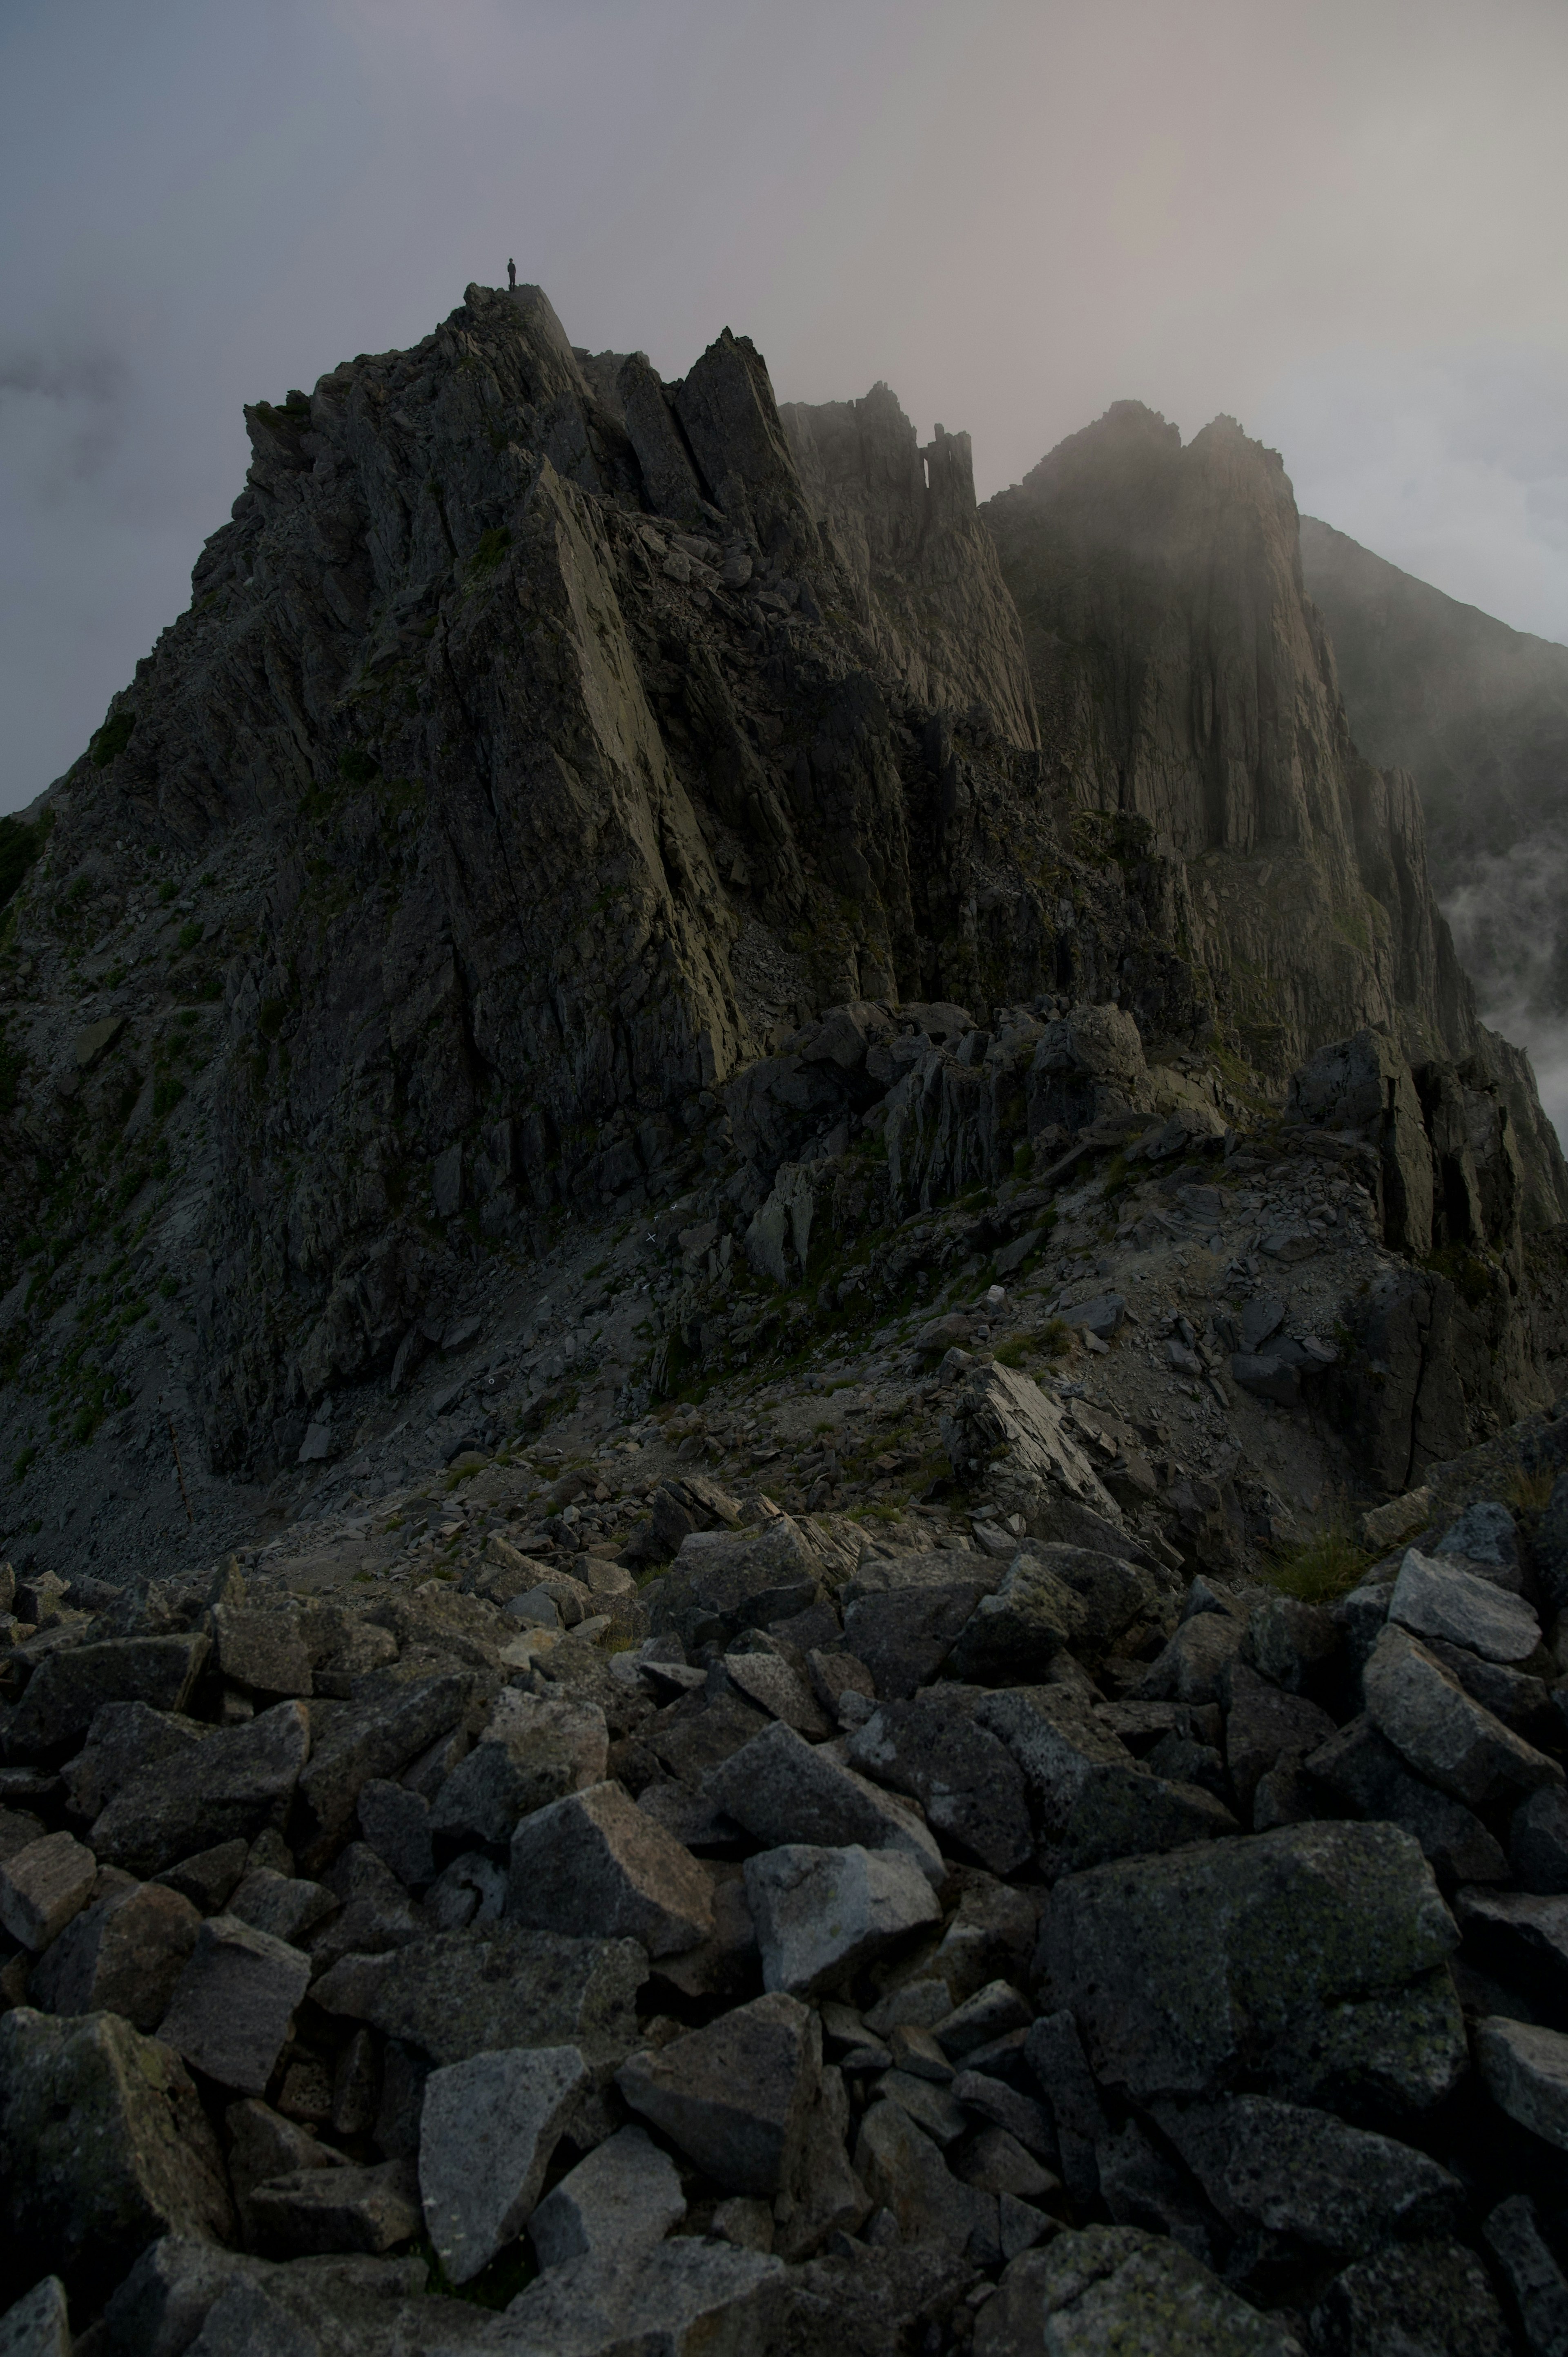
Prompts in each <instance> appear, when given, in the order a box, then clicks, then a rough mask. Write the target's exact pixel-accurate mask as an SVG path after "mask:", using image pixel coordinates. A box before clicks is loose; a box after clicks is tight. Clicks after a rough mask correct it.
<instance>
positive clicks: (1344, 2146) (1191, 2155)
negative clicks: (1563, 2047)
mask: <svg viewBox="0 0 1568 2357" xmlns="http://www.w3.org/2000/svg"><path fill="white" fill-rule="evenodd" d="M1564 2042H1565V2043H1568V2040H1565V2041H1564ZM1155 2117H1156V2118H1157V2120H1158V2122H1159V2125H1160V2126H1161V2127H1162V2128H1163V2130H1164V2131H1165V2135H1166V2136H1168V2137H1169V2138H1170V2140H1171V2142H1172V2144H1174V2145H1175V2147H1176V2150H1177V2151H1178V2152H1179V2153H1180V2155H1181V2157H1182V2158H1183V2159H1184V2160H1185V2161H1186V2163H1187V2167H1188V2168H1189V2169H1191V2170H1192V2172H1193V2175H1194V2176H1195V2177H1196V2178H1197V2180H1198V2182H1199V2184H1200V2185H1201V2186H1202V2187H1203V2190H1204V2191H1205V2192H1206V2193H1207V2194H1208V2198H1209V2200H1210V2201H1212V2202H1213V2204H1214V2206H1215V2208H1216V2209H1217V2210H1218V2211H1219V2214H1220V2216H1221V2217H1222V2218H1223V2219H1224V2220H1225V2222H1226V2223H1227V2224H1228V2225H1229V2226H1230V2227H1232V2228H1233V2229H1235V2230H1237V2231H1241V2230H1244V2229H1246V2228H1249V2227H1251V2228H1257V2227H1262V2228H1263V2229H1265V2230H1266V2231H1267V2232H1268V2233H1271V2234H1284V2235H1288V2236H1290V2237H1291V2238H1292V2239H1293V2240H1294V2241H1296V2242H1299V2243H1305V2244H1310V2245H1312V2246H1313V2247H1315V2248H1317V2249H1323V2250H1329V2251H1335V2252H1337V2253H1339V2254H1340V2255H1342V2256H1344V2257H1347V2258H1353V2257H1356V2256H1359V2254H1360V2253H1361V2252H1363V2251H1368V2250H1373V2249H1375V2248H1376V2247H1377V2245H1378V2244H1380V2243H1384V2242H1387V2241H1388V2240H1389V2239H1390V2237H1391V2236H1392V2235H1395V2234H1401V2235H1407V2236H1408V2235H1412V2234H1425V2233H1442V2232H1444V2230H1446V2229H1447V2228H1449V2227H1451V2226H1453V2225H1454V2224H1455V2222H1457V2219H1458V2217H1459V2214H1460V2212H1461V2211H1462V2209H1463V2206H1464V2200H1465V2189H1464V2187H1463V2186H1462V2185H1461V2184H1460V2182H1459V2179H1457V2178H1456V2177H1455V2176H1453V2175H1452V2174H1451V2173H1450V2172H1449V2170H1447V2169H1444V2168H1443V2167H1441V2166H1440V2164H1439V2163H1438V2162H1437V2161H1435V2160H1434V2159H1432V2158H1430V2156H1429V2155H1428V2154H1426V2153H1424V2152H1418V2151H1417V2150H1415V2148H1414V2147H1412V2146H1411V2145H1406V2144H1398V2143H1396V2142H1395V2141H1394V2139H1393V2138H1392V2137H1391V2136H1377V2135H1374V2134H1372V2133H1371V2132H1369V2130H1367V2129H1364V2128H1357V2127H1349V2126H1347V2125H1346V2123H1345V2122H1344V2121H1343V2120H1340V2119H1337V2118H1336V2117H1335V2116H1334V2115H1333V2113H1332V2112H1322V2111H1316V2110H1314V2109H1311V2108H1309V2107H1308V2106H1306V2105H1304V2104H1282V2103H1278V2102H1276V2101H1274V2100H1273V2098H1272V2097H1270V2096H1267V2095H1230V2096H1227V2097H1226V2098H1225V2099H1224V2100H1223V2101H1222V2102H1220V2103H1218V2104H1190V2105H1189V2106H1188V2107H1187V2110H1185V2111H1179V2112H1178V2111H1177V2109H1176V2106H1175V2105H1174V2104H1162V2105H1161V2106H1160V2107H1159V2109H1158V2111H1157V2112H1156V2114H1155Z"/></svg>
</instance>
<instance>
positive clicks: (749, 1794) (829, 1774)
mask: <svg viewBox="0 0 1568 2357" xmlns="http://www.w3.org/2000/svg"><path fill="white" fill-rule="evenodd" d="M703 1791H704V1792H706V1794H707V1796H708V1798H709V1799H710V1800H711V1801H713V1802H714V1804H715V1805H716V1806H717V1807H719V1808H721V1809H722V1810H723V1811H724V1812H725V1815H726V1816H729V1817H733V1818H734V1820H735V1822H736V1824H739V1825H744V1826H745V1828H746V1832H747V1833H748V1834H750V1835H751V1836H752V1838H753V1839H754V1840H755V1841H759V1842H766V1843H767V1844H768V1846H769V1847H770V1848H778V1847H780V1846H784V1845H785V1844H787V1843H792V1842H805V1843H809V1844H810V1845H811V1846H812V1847H814V1848H819V1849H844V1848H853V1847H859V1848H862V1849H870V1850H882V1849H896V1850H903V1851H906V1852H907V1853H908V1855H909V1856H910V1857H913V1858H914V1859H915V1861H916V1863H917V1865H918V1867H920V1869H921V1871H922V1872H923V1873H925V1874H926V1875H928V1876H929V1878H930V1879H931V1880H932V1881H933V1882H940V1880H941V1878H942V1877H943V1874H944V1872H945V1870H946V1869H945V1868H944V1867H943V1865H942V1858H941V1852H940V1849H939V1848H938V1846H937V1845H936V1843H935V1842H934V1841H933V1840H932V1838H931V1836H930V1835H929V1833H928V1832H927V1830H926V1828H925V1826H924V1825H923V1824H921V1823H920V1821H919V1819H918V1816H917V1815H916V1814H915V1813H914V1811H913V1810H912V1809H910V1808H908V1806H907V1805H905V1804H904V1803H901V1802H898V1801H897V1800H895V1799H894V1798H893V1797H892V1796H891V1795H890V1794H888V1793H886V1792H879V1791H878V1790H877V1788H876V1786H875V1784H872V1783H869V1782H868V1781H866V1779H865V1777H864V1776H859V1775H856V1773H855V1772H854V1769H852V1768H846V1767H844V1766H843V1763H842V1762H841V1761H839V1760H833V1759H831V1758H830V1757H829V1756H828V1754H827V1752H826V1751H825V1750H819V1749H815V1748H813V1746H812V1745H811V1744H810V1743H808V1742H806V1741H805V1739H804V1738H802V1737H801V1736H799V1735H797V1734H796V1732H795V1730H794V1728H793V1727H784V1726H782V1725H780V1724H779V1723H778V1722H775V1724H774V1725H773V1726H772V1727H768V1728H766V1729H765V1730H764V1732H763V1733H762V1734H760V1735H757V1736H754V1737H753V1738H752V1739H751V1741H750V1742H749V1743H745V1744H742V1746H741V1747H740V1749H739V1750H738V1751H733V1752H732V1753H731V1754H730V1756H729V1758H728V1759H727V1760H721V1761H720V1763H719V1764H718V1766H717V1767H715V1768H711V1769H710V1770H708V1773H707V1774H706V1776H705V1777H704V1778H703Z"/></svg>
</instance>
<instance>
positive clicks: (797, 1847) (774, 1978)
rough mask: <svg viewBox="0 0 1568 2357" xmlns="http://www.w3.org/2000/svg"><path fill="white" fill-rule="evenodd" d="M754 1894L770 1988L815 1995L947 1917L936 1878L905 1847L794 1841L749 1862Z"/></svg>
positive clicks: (749, 1892) (749, 1893) (750, 1894)
mask: <svg viewBox="0 0 1568 2357" xmlns="http://www.w3.org/2000/svg"><path fill="white" fill-rule="evenodd" d="M746 1900H747V1903H748V1904H749V1907H750V1910H751V1915H752V1921H754V1923H755V1924H756V1926H757V1945H758V1947H759V1948H760V1949H761V1951H762V1981H763V1986H764V1987H765V1988H768V1989H784V1990H787V1991H788V1992H789V1994H790V1995H791V1996H811V1994H812V1993H813V1992H814V1991H816V1990H817V1989H819V1988H822V1987H826V1986H830V1985H832V1983H833V1982H835V1981H838V1980H841V1979H843V1977H844V1976H845V1975H847V1974H848V1973H850V1972H851V1971H853V1970H854V1966H855V1965H857V1964H862V1963H864V1962H865V1960H866V1959H867V1958H869V1957H871V1956H874V1955H878V1954H880V1953H881V1952H882V1951H883V1950H884V1949H885V1948H887V1947H890V1946H891V1945H892V1944H893V1943H895V1942H896V1941H897V1940H899V1939H902V1938H903V1936H904V1935H905V1933H906V1932H911V1931H915V1930H917V1929H918V1927H919V1926H920V1925H921V1924H922V1923H936V1922H940V1921H941V1909H940V1906H939V1905H938V1903H937V1900H936V1898H935V1895H934V1894H933V1892H932V1889H931V1886H930V1883H929V1880H928V1879H927V1878H926V1876H925V1875H924V1873H922V1871H921V1869H920V1868H919V1867H918V1866H917V1865H916V1863H915V1861H914V1859H913V1858H912V1857H908V1856H906V1855H905V1854H903V1853H902V1852H900V1851H897V1850H866V1849H861V1848H859V1847H858V1846H850V1847H848V1848H845V1849H818V1848H813V1847H811V1846H810V1845H809V1844H807V1843H804V1842H790V1843H787V1844H785V1845H784V1846H782V1847H780V1848H779V1849H769V1850H763V1851H762V1852H761V1853H760V1854H759V1855H758V1856H757V1857H749V1858H747V1860H746Z"/></svg>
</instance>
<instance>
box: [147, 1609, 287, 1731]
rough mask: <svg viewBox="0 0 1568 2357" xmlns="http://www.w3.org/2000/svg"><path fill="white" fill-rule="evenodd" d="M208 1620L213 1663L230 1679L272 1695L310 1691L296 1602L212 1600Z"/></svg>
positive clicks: (255, 1691) (254, 1691) (256, 1691)
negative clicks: (259, 1603) (257, 1603)
mask: <svg viewBox="0 0 1568 2357" xmlns="http://www.w3.org/2000/svg"><path fill="white" fill-rule="evenodd" d="M208 1620H209V1626H210V1628H211V1631H212V1641H213V1643H214V1645H215V1646H216V1648H217V1652H218V1666H219V1668H220V1671H221V1672H222V1674H223V1675H224V1677H226V1678H227V1679H228V1680H229V1681H230V1683H231V1684H233V1685H241V1686H249V1687H250V1689H251V1690H252V1693H254V1694H258V1695H269V1696H274V1697H275V1696H278V1695H308V1694H309V1693H310V1691H311V1674H310V1649H309V1646H308V1645H307V1644H306V1638H305V1631H304V1627H303V1624H302V1621H301V1617H300V1611H299V1607H298V1606H297V1605H296V1604H274V1605H269V1606H266V1607H264V1608H263V1607H260V1606H247V1605H243V1604H239V1605H234V1604H215V1605H214V1606H213V1607H212V1609H211V1611H210V1612H209V1615H208ZM171 1707H177V1706H171Z"/></svg>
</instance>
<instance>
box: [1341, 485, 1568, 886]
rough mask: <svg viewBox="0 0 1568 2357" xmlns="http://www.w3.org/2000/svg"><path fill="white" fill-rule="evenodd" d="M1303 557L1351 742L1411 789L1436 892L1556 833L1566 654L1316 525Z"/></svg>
mask: <svg viewBox="0 0 1568 2357" xmlns="http://www.w3.org/2000/svg"><path fill="white" fill-rule="evenodd" d="M1301 559H1302V570H1303V576H1304V578H1305V583H1306V588H1307V593H1308V595H1309V596H1310V597H1311V598H1312V601H1313V603H1314V604H1315V605H1316V607H1317V608H1318V610H1319V612H1320V613H1321V614H1322V616H1323V619H1324V621H1325V623H1326V626H1327V630H1328V636H1329V638H1330V640H1332V642H1333V646H1334V657H1335V662H1336V665H1337V671H1338V677H1339V685H1340V689H1341V691H1342V693H1343V694H1344V698H1345V708H1346V711H1347V712H1348V715H1349V718H1350V726H1351V727H1352V728H1353V729H1354V730H1355V733H1356V742H1357V743H1358V745H1359V746H1360V747H1361V748H1362V750H1363V751H1364V752H1365V753H1367V754H1368V756H1369V758H1370V759H1372V760H1374V761H1380V762H1383V763H1385V764H1387V765H1388V766H1390V767H1393V766H1396V765H1397V766H1398V767H1399V768H1401V769H1403V770H1409V771H1410V773H1411V775H1412V777H1413V779H1414V780H1415V782H1416V786H1417V788H1418V790H1419V791H1420V794H1421V799H1422V803H1423V808H1424V810H1425V813H1426V827H1427V837H1428V843H1429V846H1430V851H1431V857H1432V867H1433V875H1434V880H1435V882H1436V885H1437V888H1438V891H1439V892H1440V893H1441V894H1443V895H1446V894H1447V893H1449V892H1451V891H1452V890H1453V889H1454V888H1455V886H1456V885H1458V884H1461V883H1463V882H1464V880H1465V866H1464V863H1465V862H1466V860H1469V859H1473V858H1474V857H1475V856H1477V855H1478V854H1479V855H1486V854H1491V855H1498V854H1503V853H1506V852H1508V851H1509V850H1510V849H1511V848H1512V846H1513V845H1515V844H1516V843H1520V842H1522V841H1525V840H1527V839H1528V838H1530V837H1531V836H1534V835H1538V834H1541V833H1542V832H1543V831H1546V830H1551V829H1555V830H1557V831H1558V832H1559V833H1561V831H1562V830H1563V824H1564V814H1565V811H1568V647H1562V646H1557V645H1554V644H1553V643H1552V640H1548V639H1537V638H1532V637H1530V635H1529V634H1528V632H1526V631H1523V630H1509V627H1508V625H1507V623H1506V622H1498V621H1496V620H1494V619H1493V618H1492V616H1491V615H1490V614H1483V613H1481V612H1480V611H1479V609H1478V608H1476V607H1474V606H1465V605H1461V604H1460V603H1459V601H1458V600H1457V599H1456V598H1454V597H1444V594H1443V592H1442V590H1441V589H1434V588H1433V587H1431V586H1430V585H1429V584H1428V583H1427V582H1424V581H1418V580H1416V579H1415V578H1414V576H1412V575H1411V574H1409V573H1402V572H1401V570H1400V568H1399V566H1398V565H1390V564H1388V563H1387V562H1386V561H1385V560H1384V559H1383V558H1382V557H1380V556H1374V555H1373V554H1372V552H1371V550H1370V549H1369V548H1363V547H1361V546H1360V544H1359V543H1358V542H1356V541H1354V540H1351V539H1350V538H1349V537H1348V534H1347V533H1342V532H1336V531H1334V530H1333V528H1332V527H1331V526H1330V525H1328V524H1326V523H1320V522H1318V521H1317V519H1316V517H1315V516H1303V518H1302V520H1301Z"/></svg>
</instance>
